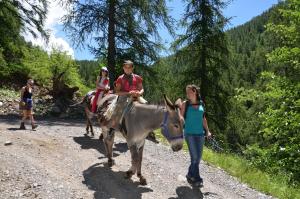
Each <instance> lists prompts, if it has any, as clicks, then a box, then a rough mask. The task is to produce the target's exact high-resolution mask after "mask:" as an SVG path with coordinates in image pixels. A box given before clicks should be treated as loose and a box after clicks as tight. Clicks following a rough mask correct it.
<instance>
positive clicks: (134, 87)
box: [116, 74, 143, 92]
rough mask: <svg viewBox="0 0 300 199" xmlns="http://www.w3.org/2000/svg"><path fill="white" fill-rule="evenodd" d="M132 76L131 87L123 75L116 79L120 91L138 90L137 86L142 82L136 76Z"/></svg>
mask: <svg viewBox="0 0 300 199" xmlns="http://www.w3.org/2000/svg"><path fill="white" fill-rule="evenodd" d="M132 76H133V77H132V85H129V81H128V79H127V78H125V76H124V74H123V75H121V76H119V77H118V79H117V81H116V84H120V85H121V91H123V92H130V91H133V90H138V87H137V86H138V85H139V84H140V83H142V82H143V79H142V78H141V77H140V76H139V75H136V74H132Z"/></svg>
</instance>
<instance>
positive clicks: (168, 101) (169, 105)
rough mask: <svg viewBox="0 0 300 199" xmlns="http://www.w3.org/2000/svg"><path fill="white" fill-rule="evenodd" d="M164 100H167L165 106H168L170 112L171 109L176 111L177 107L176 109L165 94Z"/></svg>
mask: <svg viewBox="0 0 300 199" xmlns="http://www.w3.org/2000/svg"><path fill="white" fill-rule="evenodd" d="M164 100H165V104H166V106H167V108H168V110H169V109H171V110H175V107H174V105H173V103H172V102H171V100H170V99H169V98H168V97H167V96H166V95H165V94H164Z"/></svg>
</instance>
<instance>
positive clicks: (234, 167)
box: [155, 130, 300, 199]
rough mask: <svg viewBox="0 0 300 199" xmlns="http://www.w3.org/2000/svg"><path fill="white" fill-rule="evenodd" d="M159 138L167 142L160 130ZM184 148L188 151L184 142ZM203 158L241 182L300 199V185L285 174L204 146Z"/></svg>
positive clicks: (272, 192)
mask: <svg viewBox="0 0 300 199" xmlns="http://www.w3.org/2000/svg"><path fill="white" fill-rule="evenodd" d="M155 134H156V136H157V139H158V140H159V141H161V142H163V143H165V144H167V141H166V139H165V138H164V137H163V136H162V135H161V133H160V130H157V131H155ZM183 149H184V150H185V151H187V145H186V143H184V147H183ZM203 160H204V161H206V162H207V163H209V164H211V165H214V166H216V167H220V168H222V169H223V170H225V171H226V172H228V173H229V174H230V175H232V176H234V177H236V178H237V179H238V180H239V181H240V182H243V183H246V184H248V185H249V186H250V187H252V188H254V189H256V190H258V191H261V192H264V193H266V194H269V195H272V196H275V197H278V198H282V199H300V187H299V186H298V187H292V186H291V185H289V184H288V182H287V178H286V177H285V176H284V175H276V176H274V175H270V174H267V173H266V172H263V171H261V170H259V169H257V168H255V167H253V166H252V165H251V164H250V162H249V161H247V160H245V159H243V158H242V157H239V156H237V155H234V154H229V153H216V152H214V151H212V150H210V149H208V148H206V147H205V148H204V152H203Z"/></svg>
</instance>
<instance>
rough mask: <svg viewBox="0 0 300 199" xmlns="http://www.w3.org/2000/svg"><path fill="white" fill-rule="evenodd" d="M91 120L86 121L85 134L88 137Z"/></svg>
mask: <svg viewBox="0 0 300 199" xmlns="http://www.w3.org/2000/svg"><path fill="white" fill-rule="evenodd" d="M89 127H90V126H89V119H88V118H87V120H86V127H85V134H86V135H88V134H89Z"/></svg>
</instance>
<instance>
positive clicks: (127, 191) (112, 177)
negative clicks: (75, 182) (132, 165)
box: [82, 163, 153, 199]
mask: <svg viewBox="0 0 300 199" xmlns="http://www.w3.org/2000/svg"><path fill="white" fill-rule="evenodd" d="M83 176H84V181H83V182H82V183H83V184H85V185H86V186H87V187H88V188H89V189H91V190H94V191H95V193H94V197H95V198H96V199H104V198H116V199H121V198H122V199H140V198H142V193H146V192H153V190H152V189H150V188H147V187H142V186H140V185H139V183H138V182H133V181H132V180H128V179H125V178H124V176H125V172H121V171H113V170H111V168H110V167H108V166H107V165H106V164H103V163H97V164H94V165H92V166H90V167H89V168H88V169H87V170H85V171H83Z"/></svg>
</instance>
